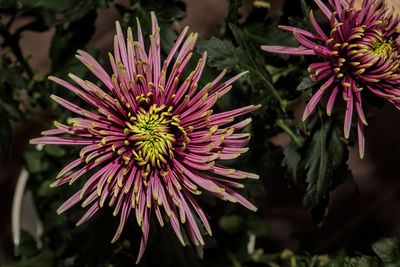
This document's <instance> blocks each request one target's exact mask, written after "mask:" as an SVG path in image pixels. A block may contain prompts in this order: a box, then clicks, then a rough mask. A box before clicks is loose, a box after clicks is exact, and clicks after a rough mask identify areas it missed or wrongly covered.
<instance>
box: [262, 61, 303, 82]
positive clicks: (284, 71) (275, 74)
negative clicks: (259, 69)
mask: <svg viewBox="0 0 400 267" xmlns="http://www.w3.org/2000/svg"><path fill="white" fill-rule="evenodd" d="M265 67H266V69H267V70H268V72H269V73H270V74H271V76H272V83H276V82H277V81H278V80H279V79H280V78H284V77H286V76H287V75H288V74H290V73H291V72H292V71H295V70H296V69H297V66H295V65H293V64H288V65H287V66H285V67H283V68H281V67H275V66H272V65H266V66H265Z"/></svg>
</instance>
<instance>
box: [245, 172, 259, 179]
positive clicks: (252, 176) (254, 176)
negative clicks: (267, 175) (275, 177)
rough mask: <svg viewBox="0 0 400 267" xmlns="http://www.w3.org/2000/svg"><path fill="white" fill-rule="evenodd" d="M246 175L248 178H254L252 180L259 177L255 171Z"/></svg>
mask: <svg viewBox="0 0 400 267" xmlns="http://www.w3.org/2000/svg"><path fill="white" fill-rule="evenodd" d="M247 177H248V178H251V179H254V180H258V179H260V175H258V174H255V173H250V174H248V176H247Z"/></svg>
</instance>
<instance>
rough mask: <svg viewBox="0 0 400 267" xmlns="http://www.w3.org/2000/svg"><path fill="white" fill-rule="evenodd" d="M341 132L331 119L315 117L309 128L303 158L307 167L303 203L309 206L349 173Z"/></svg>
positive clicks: (346, 153)
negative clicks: (314, 121)
mask: <svg viewBox="0 0 400 267" xmlns="http://www.w3.org/2000/svg"><path fill="white" fill-rule="evenodd" d="M341 135H342V134H341V129H340V128H339V126H338V125H337V124H334V123H333V120H331V119H327V120H324V121H323V120H322V119H321V120H319V121H318V122H317V123H315V125H314V127H313V129H312V132H311V135H310V137H309V142H308V144H307V147H306V151H305V156H306V157H305V162H304V168H305V170H307V178H306V183H307V189H306V194H305V196H304V203H305V204H306V205H307V206H309V207H311V208H313V207H315V206H316V205H317V204H318V202H319V201H320V200H321V199H322V198H324V197H327V196H328V194H329V191H330V190H331V189H332V188H333V187H334V186H335V185H336V184H337V183H338V181H344V180H345V179H346V178H347V177H348V175H349V170H348V168H347V165H346V161H347V158H348V151H347V148H346V144H345V143H344V142H343V141H342V140H341V139H340V137H341Z"/></svg>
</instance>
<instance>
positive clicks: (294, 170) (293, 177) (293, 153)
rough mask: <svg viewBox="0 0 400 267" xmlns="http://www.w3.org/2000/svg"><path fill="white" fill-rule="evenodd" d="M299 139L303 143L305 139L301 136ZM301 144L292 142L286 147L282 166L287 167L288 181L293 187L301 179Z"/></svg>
mask: <svg viewBox="0 0 400 267" xmlns="http://www.w3.org/2000/svg"><path fill="white" fill-rule="evenodd" d="M299 139H300V140H301V143H303V142H304V139H303V138H302V137H301V136H299ZM300 147H301V146H299V144H297V143H296V142H290V144H289V145H288V146H287V147H286V149H285V150H284V152H283V154H284V156H285V157H284V159H283V162H282V164H283V165H284V166H285V167H286V169H287V172H288V179H289V181H290V183H291V184H292V185H294V184H296V183H298V182H299V181H298V177H299V169H300V166H299V164H300V160H301V154H300V151H299V148H300Z"/></svg>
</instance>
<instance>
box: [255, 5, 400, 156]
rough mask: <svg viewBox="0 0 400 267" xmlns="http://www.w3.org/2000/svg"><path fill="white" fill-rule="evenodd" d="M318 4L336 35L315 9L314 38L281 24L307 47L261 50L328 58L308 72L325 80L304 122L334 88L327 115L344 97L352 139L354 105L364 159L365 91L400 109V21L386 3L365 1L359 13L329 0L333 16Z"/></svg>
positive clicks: (346, 132)
mask: <svg viewBox="0 0 400 267" xmlns="http://www.w3.org/2000/svg"><path fill="white" fill-rule="evenodd" d="M314 1H315V3H317V5H318V6H319V8H320V9H321V10H322V12H323V13H324V14H325V16H326V17H327V18H328V19H329V20H330V26H331V31H330V32H329V34H328V35H326V34H325V33H324V31H323V30H322V29H321V27H320V26H319V25H318V24H317V22H316V20H315V18H314V16H313V13H312V11H311V12H310V20H311V23H312V25H313V27H314V29H315V32H316V33H315V34H314V33H310V32H308V31H305V30H302V29H297V28H293V27H289V26H280V28H281V29H283V30H287V31H290V32H292V33H293V35H294V37H295V38H296V39H297V40H298V41H299V42H300V43H301V45H302V46H300V47H299V48H295V47H284V46H262V49H263V50H265V51H268V52H274V53H283V54H293V55H317V56H320V57H322V58H324V60H323V61H321V62H319V63H313V64H311V65H310V67H309V69H308V71H309V72H310V73H311V79H312V80H313V81H319V80H326V81H325V82H324V84H323V85H322V86H321V87H320V89H319V90H318V91H317V92H316V93H315V94H314V96H313V97H312V98H311V100H310V101H309V102H308V105H307V107H306V109H305V111H304V115H303V120H305V119H307V117H308V116H309V115H310V113H311V112H312V111H313V110H314V108H315V106H316V105H317V103H318V102H319V101H320V99H321V97H322V96H323V95H324V94H325V92H326V91H328V90H329V89H330V90H331V93H330V97H329V100H328V102H327V105H326V111H327V113H328V115H330V114H331V112H332V108H333V105H334V102H335V99H336V96H337V94H338V93H342V96H343V99H344V100H345V101H346V102H347V106H346V116H345V120H344V136H345V138H348V137H349V134H350V128H351V122H352V116H353V109H354V106H355V108H356V112H357V129H358V145H359V154H360V157H361V158H363V157H364V146H365V141H364V125H367V121H366V119H365V116H364V113H363V110H362V90H363V89H367V90H369V91H371V92H372V93H373V94H375V95H376V96H378V97H381V98H384V99H386V100H387V101H388V102H390V103H392V104H393V105H394V106H395V107H396V108H397V109H400V90H399V87H400V77H399V72H400V69H399V64H400V48H399V45H400V43H399V38H396V39H395V35H394V32H395V29H396V27H397V26H398V25H399V18H398V17H394V15H393V9H390V10H389V9H388V8H387V7H386V5H385V2H384V1H382V0H376V1H372V0H364V1H363V2H362V6H361V9H360V10H355V8H354V3H355V2H354V0H352V1H350V2H349V3H348V2H347V1H345V0H329V4H330V6H331V7H332V9H333V12H332V11H331V9H330V8H328V7H327V6H326V5H325V4H323V3H322V2H321V1H320V0H314ZM310 39H312V40H313V41H311V40H310Z"/></svg>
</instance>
